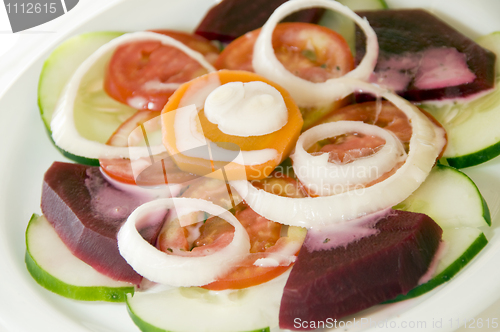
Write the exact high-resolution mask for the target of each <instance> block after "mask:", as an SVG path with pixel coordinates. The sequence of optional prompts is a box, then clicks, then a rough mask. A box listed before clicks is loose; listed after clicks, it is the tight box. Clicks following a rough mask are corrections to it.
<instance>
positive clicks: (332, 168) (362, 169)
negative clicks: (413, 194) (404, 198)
mask: <svg viewBox="0 0 500 332" xmlns="http://www.w3.org/2000/svg"><path fill="white" fill-rule="evenodd" d="M350 132H356V133H362V134H366V135H373V136H378V137H381V138H383V139H384V140H385V144H384V145H383V146H382V148H381V149H380V150H378V151H377V152H375V153H374V154H372V155H370V156H367V157H362V158H358V159H356V160H354V161H352V162H350V163H347V164H336V163H331V162H329V161H328V158H329V154H328V153H322V154H320V155H317V156H313V155H311V154H309V153H308V152H307V151H305V150H304V148H306V149H307V148H309V147H310V146H311V145H313V144H314V143H316V142H318V141H320V140H323V139H325V138H328V137H333V136H338V135H343V134H347V133H350ZM290 157H291V158H292V160H293V169H294V173H295V175H296V176H297V178H298V179H299V180H300V182H301V183H302V184H303V185H304V186H305V187H306V188H307V189H308V192H310V193H313V194H315V195H319V196H329V195H333V194H334V191H335V193H338V192H336V191H337V189H338V188H339V186H340V187H341V189H342V190H341V192H343V191H345V190H346V189H349V187H351V186H358V185H362V184H366V183H368V182H370V181H373V180H376V179H377V178H378V177H379V176H380V175H381V174H384V173H386V172H389V171H390V170H391V169H393V168H394V166H395V165H396V163H397V162H399V161H402V160H404V158H405V157H406V152H405V150H404V147H403V145H402V143H401V141H400V140H399V139H398V138H397V137H396V136H395V135H394V134H393V133H392V132H390V131H388V130H384V129H382V128H380V127H377V126H375V125H370V124H367V123H364V122H362V121H337V122H329V123H324V124H321V125H318V126H315V127H312V128H311V129H309V130H307V131H306V132H304V133H302V135H300V137H299V139H298V140H297V144H296V145H295V152H294V154H293V155H292V156H290ZM323 175H324V176H323ZM354 175H355V176H354Z"/></svg>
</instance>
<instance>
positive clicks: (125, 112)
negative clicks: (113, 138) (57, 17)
mask: <svg viewBox="0 0 500 332" xmlns="http://www.w3.org/2000/svg"><path fill="white" fill-rule="evenodd" d="M122 34H123V33H121V32H110V31H103V32H89V33H85V34H81V35H77V36H75V37H72V38H70V39H68V40H66V41H65V42H64V43H62V44H61V45H59V46H58V47H57V48H56V49H55V50H54V51H53V52H52V53H51V54H50V56H49V57H48V58H47V60H45V63H44V65H43V69H42V72H41V74H40V80H39V82H38V107H39V108H40V114H41V116H42V120H43V123H44V125H45V128H46V129H47V132H48V133H49V135H50V136H51V139H52V131H51V129H50V122H51V121H52V115H53V113H54V111H55V109H56V105H57V102H58V101H59V97H60V96H61V94H62V92H63V90H64V87H65V85H66V83H67V82H68V81H69V80H70V78H71V76H72V75H73V73H74V72H75V71H76V69H77V68H78V66H80V64H81V63H82V62H83V61H84V60H85V59H86V58H88V57H89V56H90V55H91V54H92V53H94V52H95V51H96V50H97V49H98V48H99V47H101V46H102V45H104V44H106V43H108V42H109V41H111V40H112V39H114V38H116V37H119V36H121V35H122ZM92 74H93V75H94V80H91V81H89V84H87V85H85V86H82V89H80V93H81V94H83V95H84V96H85V98H84V99H81V98H79V99H78V101H79V104H78V105H76V108H77V109H79V110H81V112H82V113H84V112H88V111H89V110H91V109H93V111H92V112H91V114H92V116H90V117H87V118H85V119H83V117H80V120H85V121H83V123H82V124H81V125H78V127H77V128H78V130H79V131H80V132H81V133H82V135H84V136H86V137H87V138H89V139H92V140H96V141H102V142H105V141H106V140H107V139H108V138H109V135H111V133H113V131H114V130H115V129H116V128H117V127H118V126H119V124H120V123H121V122H122V121H123V120H124V119H125V118H127V117H128V116H130V115H131V114H133V112H134V110H132V109H130V108H128V107H125V106H123V105H121V104H120V103H117V102H115V101H114V100H113V99H111V98H109V97H108V96H107V95H106V93H105V92H104V90H102V79H103V77H104V71H102V72H99V71H98V70H97V69H96V70H95V71H93V72H92ZM96 108H97V110H96ZM93 128H97V129H98V130H95V131H93ZM106 135H107V136H106ZM56 147H58V146H57V145H56ZM59 150H60V151H61V152H62V153H63V154H64V155H65V156H66V157H68V158H70V159H72V160H75V161H76V162H79V163H83V164H90V165H98V161H97V160H96V159H92V158H85V157H82V156H77V155H74V154H71V153H69V152H67V151H65V150H62V149H59Z"/></svg>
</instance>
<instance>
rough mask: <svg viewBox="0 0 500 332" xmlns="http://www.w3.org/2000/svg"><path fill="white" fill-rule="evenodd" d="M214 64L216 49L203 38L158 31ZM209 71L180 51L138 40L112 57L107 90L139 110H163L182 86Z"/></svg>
mask: <svg viewBox="0 0 500 332" xmlns="http://www.w3.org/2000/svg"><path fill="white" fill-rule="evenodd" d="M154 32H158V33H162V34H164V35H167V36H170V37H172V38H174V39H176V40H178V41H180V42H182V43H184V44H185V45H187V46H188V47H190V48H192V49H194V50H195V51H198V52H200V53H202V54H204V55H205V57H206V58H207V60H208V61H209V62H210V61H213V60H214V58H215V56H216V55H217V54H218V50H217V48H216V47H215V46H214V45H212V44H211V43H210V42H209V41H208V40H205V39H204V38H203V37H200V36H194V35H190V34H187V33H183V32H178V31H169V30H156V31H154ZM206 73H207V70H206V69H205V68H204V67H203V66H202V65H200V64H199V63H198V62H197V61H196V60H194V59H193V58H191V57H189V56H188V55H186V54H185V53H184V52H182V51H181V50H179V49H177V48H175V47H172V46H169V45H163V44H162V43H161V42H159V41H137V42H131V43H127V44H124V45H121V46H119V47H118V48H117V49H116V50H115V52H114V54H113V56H112V57H111V60H110V63H109V65H108V69H107V72H106V77H105V80H104V90H105V91H106V92H107V93H108V95H110V96H111V97H112V98H114V99H116V100H117V101H119V102H122V103H124V104H127V105H129V106H131V107H133V108H136V109H142V110H155V111H160V110H161V109H162V108H163V106H164V105H165V104H166V103H167V100H168V97H170V95H171V94H172V93H173V92H174V91H175V90H176V88H177V86H178V85H179V84H181V83H184V82H187V81H189V80H191V79H193V78H195V77H198V76H201V75H204V74H206Z"/></svg>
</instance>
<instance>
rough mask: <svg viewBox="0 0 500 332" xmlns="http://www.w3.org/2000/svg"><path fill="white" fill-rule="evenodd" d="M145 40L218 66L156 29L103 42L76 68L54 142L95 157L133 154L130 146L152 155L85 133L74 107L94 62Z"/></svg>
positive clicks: (55, 124) (56, 115) (53, 127)
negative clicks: (82, 130)
mask: <svg viewBox="0 0 500 332" xmlns="http://www.w3.org/2000/svg"><path fill="white" fill-rule="evenodd" d="M142 40H158V41H160V42H161V43H162V44H164V45H170V46H173V47H176V48H178V49H179V50H181V51H182V52H184V53H186V54H187V55H188V56H190V57H191V58H193V59H195V60H196V61H198V62H199V63H200V65H202V66H203V67H204V68H205V69H207V71H209V72H213V71H215V68H214V67H212V65H210V64H209V63H208V62H207V61H206V60H205V58H204V57H203V55H202V54H200V53H198V52H196V51H194V50H192V49H190V48H189V47H187V46H186V45H184V44H182V43H181V42H179V41H177V40H175V39H173V38H171V37H168V36H166V35H162V34H159V33H154V32H134V33H128V34H124V35H122V36H120V37H117V38H115V39H113V40H111V41H110V42H109V43H106V44H104V45H103V46H101V47H100V48H99V49H97V51H95V52H94V53H92V55H91V56H90V57H88V58H87V59H86V60H85V61H84V62H82V64H81V65H80V66H79V67H78V69H77V70H76V71H75V73H74V74H73V76H72V77H71V79H70V80H69V82H68V83H67V85H66V87H65V89H64V91H63V93H62V95H61V98H60V100H59V103H58V104H57V107H56V109H55V111H54V115H53V116H52V121H51V123H50V127H51V130H52V138H53V139H54V142H55V143H56V145H57V146H58V147H60V148H62V149H63V150H66V151H68V152H70V153H72V154H74V155H78V156H83V157H86V158H94V159H97V158H129V149H133V150H137V153H134V155H135V156H142V157H147V156H149V153H148V149H145V148H142V147H131V148H129V147H117V146H110V145H106V144H104V143H99V142H96V141H92V140H89V139H87V138H85V137H82V136H81V135H80V134H79V133H78V130H77V129H76V126H75V119H74V114H73V107H74V103H75V99H76V96H77V94H78V89H79V87H80V82H81V81H82V78H83V77H84V76H85V74H86V73H87V72H88V70H89V69H90V68H91V67H92V66H93V65H94V63H95V62H96V61H98V60H99V59H100V58H101V57H103V56H104V55H106V54H109V52H112V51H113V50H114V49H116V48H117V47H118V46H120V45H122V44H125V43H129V42H134V41H142ZM151 150H152V153H153V154H157V153H158V152H161V150H163V147H162V146H157V147H155V146H152V147H151ZM157 150H158V151H157Z"/></svg>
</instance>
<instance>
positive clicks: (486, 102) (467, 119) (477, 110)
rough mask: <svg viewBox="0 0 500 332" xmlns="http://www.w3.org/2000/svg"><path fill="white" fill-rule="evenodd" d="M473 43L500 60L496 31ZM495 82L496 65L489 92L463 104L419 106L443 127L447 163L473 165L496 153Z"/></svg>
mask: <svg viewBox="0 0 500 332" xmlns="http://www.w3.org/2000/svg"><path fill="white" fill-rule="evenodd" d="M476 42H477V43H478V44H479V45H481V46H482V47H484V48H487V49H489V50H491V51H492V52H494V53H495V54H496V55H497V60H498V59H500V46H499V45H500V32H494V33H492V34H489V35H486V36H483V37H481V38H479V39H478V40H476ZM499 85H500V66H496V87H495V89H494V90H493V91H492V92H490V93H488V94H486V95H484V96H482V97H479V98H477V99H474V100H472V101H470V102H467V103H456V104H422V105H420V106H421V107H422V108H423V109H425V110H427V111H428V112H429V113H431V114H432V115H433V116H434V117H435V118H436V120H438V121H439V122H440V123H441V124H442V125H443V127H444V128H445V129H446V133H447V135H448V146H447V148H446V151H445V152H444V155H443V159H444V161H445V162H446V163H447V164H449V165H450V166H453V167H456V168H465V167H470V166H475V165H479V164H481V163H484V162H486V161H488V160H490V159H493V158H495V157H496V156H498V155H500V127H499V126H498V125H497V123H499V122H500V87H499ZM478 130H481V134H478Z"/></svg>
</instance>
